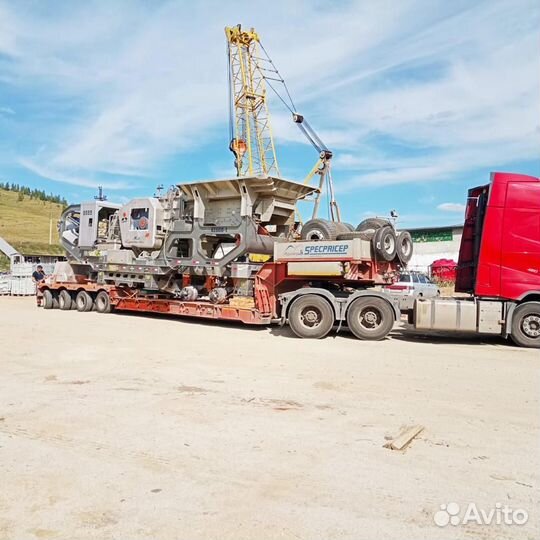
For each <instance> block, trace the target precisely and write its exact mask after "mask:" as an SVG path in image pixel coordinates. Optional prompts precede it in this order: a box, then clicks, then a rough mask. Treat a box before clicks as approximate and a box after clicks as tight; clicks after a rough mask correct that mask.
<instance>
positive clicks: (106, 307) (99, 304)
mask: <svg viewBox="0 0 540 540" xmlns="http://www.w3.org/2000/svg"><path fill="white" fill-rule="evenodd" d="M95 302H96V311H97V312H98V313H110V312H111V299H110V298H109V295H108V294H107V293H106V292H105V291H99V292H98V293H97V296H96V300H95Z"/></svg>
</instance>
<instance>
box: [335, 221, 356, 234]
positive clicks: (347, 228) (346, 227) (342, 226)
mask: <svg viewBox="0 0 540 540" xmlns="http://www.w3.org/2000/svg"><path fill="white" fill-rule="evenodd" d="M336 225H337V226H338V229H339V231H340V233H348V232H353V231H354V227H353V226H352V225H351V224H350V223H343V222H340V223H336Z"/></svg>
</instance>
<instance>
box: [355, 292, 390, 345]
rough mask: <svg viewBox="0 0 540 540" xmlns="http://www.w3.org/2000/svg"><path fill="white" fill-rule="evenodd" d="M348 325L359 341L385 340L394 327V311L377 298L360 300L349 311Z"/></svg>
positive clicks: (386, 303) (384, 301)
mask: <svg viewBox="0 0 540 540" xmlns="http://www.w3.org/2000/svg"><path fill="white" fill-rule="evenodd" d="M347 325H348V326H349V329H350V330H351V332H352V333H353V334H354V335H355V336H356V337H357V338H358V339H366V340H372V341H378V340H381V339H384V338H385V337H386V336H387V335H388V334H389V332H390V330H392V328H393V326H394V310H393V309H392V307H391V306H390V305H389V304H388V302H387V301H386V300H383V299H382V298H377V297H370V296H368V297H365V298H358V299H356V300H354V301H353V303H352V304H351V305H350V306H349V309H348V310H347Z"/></svg>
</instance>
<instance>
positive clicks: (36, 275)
mask: <svg viewBox="0 0 540 540" xmlns="http://www.w3.org/2000/svg"><path fill="white" fill-rule="evenodd" d="M32 279H33V280H34V283H35V284H36V302H37V306H38V307H39V306H41V298H42V296H41V293H40V291H39V290H38V288H37V286H38V284H39V282H40V281H42V280H43V279H45V271H44V270H43V266H41V264H38V265H37V268H36V269H35V270H34V272H33V274H32Z"/></svg>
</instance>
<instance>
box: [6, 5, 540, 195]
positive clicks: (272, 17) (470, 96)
mask: <svg viewBox="0 0 540 540" xmlns="http://www.w3.org/2000/svg"><path fill="white" fill-rule="evenodd" d="M66 5H67V4H66ZM66 5H64V7H61V6H62V5H61V4H59V6H60V7H55V10H56V11H55V16H54V17H51V16H50V15H49V14H46V13H45V12H44V11H41V10H39V9H36V10H32V11H30V10H22V9H17V4H13V3H12V4H8V3H6V4H2V3H1V0H0V53H3V54H4V55H8V56H9V57H10V58H11V62H8V63H6V64H5V65H3V69H2V72H1V75H0V79H2V80H3V81H5V82H6V83H7V84H10V85H13V86H17V85H26V86H27V87H35V88H36V91H40V92H44V93H45V95H47V96H48V97H49V98H51V99H53V100H56V101H65V102H66V103H74V104H75V107H74V109H73V110H72V109H69V108H67V110H68V111H69V112H68V113H66V117H65V118H64V117H62V119H61V121H58V122H57V124H56V125H55V126H54V128H51V127H50V126H49V125H47V124H45V123H42V124H39V125H36V129H35V130H34V131H35V132H37V133H39V134H40V136H41V139H42V140H41V141H40V144H42V143H43V140H46V147H45V148H44V149H43V150H41V151H34V152H27V153H26V155H32V156H33V157H32V158H31V159H28V158H26V159H25V160H23V163H25V164H26V165H25V166H27V167H29V168H31V170H33V171H34V172H36V171H38V170H39V171H41V173H39V172H37V174H41V175H42V176H47V177H48V178H53V179H58V178H62V179H63V180H60V181H63V182H69V181H72V182H73V183H75V184H77V185H86V184H88V185H90V184H91V185H92V186H93V185H95V183H96V182H94V180H93V178H102V177H103V175H105V178H107V177H108V176H111V175H113V176H114V175H127V176H131V177H136V176H149V177H151V176H152V175H153V173H154V171H155V169H156V167H159V164H160V163H161V162H162V161H163V160H165V159H167V158H168V157H169V156H171V155H174V154H179V153H187V152H190V151H192V150H194V149H197V150H199V149H200V148H209V147H210V146H211V145H212V144H214V146H213V155H217V152H216V148H221V146H218V145H222V146H223V154H222V156H227V155H228V154H227V150H226V142H223V141H225V138H226V137H225V133H226V129H227V127H226V122H227V103H226V99H227V98H226V77H225V57H224V54H223V51H224V48H225V47H224V41H225V38H224V35H223V27H224V26H225V25H226V24H235V23H236V22H237V21H238V20H240V21H243V23H244V25H245V26H251V25H253V26H255V27H256V28H257V29H258V31H259V32H260V34H261V36H262V40H263V43H264V44H265V47H266V49H267V50H268V51H269V53H270V55H271V57H272V58H273V60H274V61H275V63H276V65H277V66H278V67H279V69H280V72H281V74H282V75H283V76H284V77H285V79H286V80H287V82H288V85H289V87H290V89H291V91H292V93H293V97H295V99H296V102H297V106H298V109H299V111H300V112H302V113H304V114H305V116H306V118H308V120H309V122H310V124H311V125H312V126H313V127H314V128H315V129H316V131H317V132H318V133H319V134H320V136H321V138H322V139H323V140H324V141H325V142H326V144H327V145H328V146H329V147H330V148H331V149H332V150H334V151H335V156H336V158H335V160H334V161H335V163H334V176H335V178H336V182H337V183H338V187H339V188H340V189H341V190H342V191H347V190H353V189H356V188H357V187H358V186H359V185H375V186H379V185H386V184H394V183H406V182H437V181H441V180H445V179H449V178H452V177H453V176H455V175H456V174H460V173H462V172H464V171H469V170H474V168H480V167H486V166H490V167H491V166H492V167H497V166H503V165H507V164H508V163H511V162H512V161H517V160H523V159H538V147H539V145H540V128H539V125H538V124H539V119H540V106H539V103H538V99H537V97H538V91H539V89H540V79H539V77H540V75H539V69H538V68H539V58H538V54H537V48H538V38H539V30H538V28H539V24H540V23H539V8H538V5H537V3H536V1H535V0H520V1H516V2H507V1H496V0H494V1H489V2H476V3H472V4H471V3H467V2H451V3H434V2H430V1H429V0H403V1H402V2H395V1H390V0H384V1H381V2H365V1H351V2H348V3H346V4H340V5H339V6H337V7H336V8H332V7H326V8H325V14H324V26H325V28H333V29H339V31H337V32H336V31H330V32H321V31H320V28H321V13H320V6H317V5H315V4H313V5H312V4H310V3H301V2H289V1H286V0H277V2H276V3H274V5H273V9H272V10H267V9H264V7H263V5H262V4H260V5H259V7H258V5H257V4H253V3H252V2H250V1H247V0H246V1H238V2H225V3H224V2H217V1H208V2H204V3H191V4H189V7H188V6H187V5H186V4H185V3H182V2H164V3H161V4H155V3H151V4H146V3H143V2H140V3H137V2H127V1H121V0H118V1H117V2H112V3H109V4H107V3H102V2H89V3H88V4H75V5H73V4H69V6H70V7H69V8H66V7H65V6H66ZM73 6H75V7H73ZM246 13H249V20H248V17H247V16H246ZM298 21H302V23H301V24H299V23H298ZM315 36H316V38H315ZM282 110H283V109H282V108H281V104H279V102H278V101H277V100H276V99H275V98H272V113H273V127H274V133H275V136H276V138H277V139H278V141H279V143H280V144H281V145H294V144H300V143H302V144H304V143H305V140H304V138H303V136H302V134H301V133H300V132H299V131H298V128H297V126H295V125H294V124H293V123H292V121H291V119H290V116H289V114H288V113H286V112H280V111H282ZM17 116H19V115H17ZM216 133H222V134H223V135H222V136H221V137H219V138H220V139H221V140H220V142H216V138H217V137H216ZM388 140H390V142H391V144H390V145H388V144H387V142H388ZM36 146H38V145H37V144H36ZM396 146H397V147H399V149H400V150H399V151H398V150H396V148H395V147H396ZM407 148H410V149H411V150H412V152H411V155H407V154H408V152H407ZM403 156H405V157H403ZM411 156H412V157H411ZM278 157H279V156H278ZM314 158H315V156H314ZM219 160H220V158H216V161H219ZM280 165H281V167H282V169H284V168H286V164H284V163H280ZM295 166H297V165H296V164H295ZM293 167H294V166H293ZM309 167H310V164H307V169H309ZM231 170H232V167H231ZM306 172H307V170H306ZM100 181H101V180H100ZM111 182H112V185H117V186H119V185H123V182H122V181H120V182H119V181H117V180H111Z"/></svg>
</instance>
